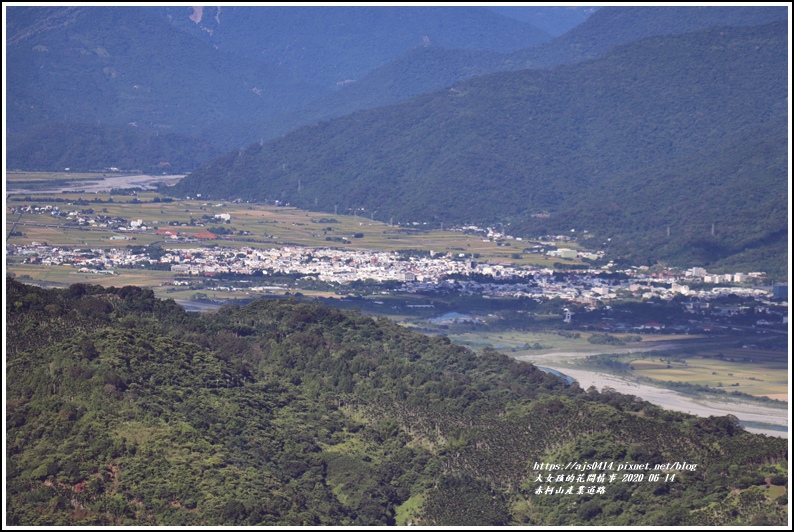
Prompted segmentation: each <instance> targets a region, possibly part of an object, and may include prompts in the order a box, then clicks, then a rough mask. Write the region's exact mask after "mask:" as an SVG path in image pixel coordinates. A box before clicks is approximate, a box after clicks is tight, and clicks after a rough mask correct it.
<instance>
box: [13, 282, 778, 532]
mask: <svg viewBox="0 0 794 532" xmlns="http://www.w3.org/2000/svg"><path fill="white" fill-rule="evenodd" d="M6 289H7V292H6V293H7V299H6V312H7V330H8V335H7V342H6V343H7V375H6V377H7V378H6V393H7V411H6V412H7V413H6V416H7V427H8V430H7V456H6V460H7V462H6V463H7V477H6V490H7V496H8V505H7V512H8V514H7V515H8V523H9V524H11V525H28V526H29V525H100V524H105V525H107V524H111V525H121V524H124V525H132V524H137V525H220V524H223V525H320V524H334V525H350V524H358V525H377V524H381V525H382V524H406V523H408V522H411V523H413V524H425V525H455V524H461V523H466V524H469V525H499V524H545V525H551V524H592V525H598V524H611V525H640V524H668V525H672V524H693V525H697V524H748V523H753V524H760V523H766V524H781V523H785V519H786V513H785V507H784V506H782V505H781V504H780V501H778V500H777V499H775V498H773V497H769V496H767V495H765V493H767V492H766V491H765V490H766V489H767V488H766V486H767V480H766V479H774V481H775V482H777V480H776V479H777V478H778V477H781V478H784V477H785V475H786V474H787V472H786V469H785V465H784V464H785V463H786V462H785V461H784V460H785V458H787V456H786V455H787V443H786V441H785V440H783V439H781V438H769V437H765V436H760V435H753V434H750V433H747V432H745V431H744V430H743V429H742V428H741V427H740V426H739V425H738V424H737V423H736V420H735V419H732V418H730V417H724V418H708V419H703V418H697V417H694V416H689V415H686V414H681V413H675V412H666V411H663V410H660V409H659V408H656V407H654V406H653V405H650V404H648V403H645V402H643V401H640V400H637V399H636V398H634V397H631V396H622V395H620V394H616V393H614V392H609V391H605V393H598V392H596V391H594V390H590V391H587V392H585V391H583V390H581V389H580V388H578V387H577V386H567V385H566V384H564V382H563V381H562V380H561V379H558V378H557V377H554V376H552V375H550V374H547V373H544V372H542V371H540V370H538V369H536V368H535V367H533V366H531V365H529V364H526V363H518V362H516V361H513V360H511V359H509V358H508V357H506V356H504V355H501V354H499V353H497V352H495V351H492V350H485V351H484V352H483V353H481V354H476V353H474V352H472V351H470V350H468V349H465V348H462V347H458V346H455V345H452V344H451V343H450V342H449V340H448V339H446V338H430V337H425V336H422V335H419V334H417V333H414V332H410V331H408V330H407V329H404V328H402V327H400V326H398V325H396V324H393V323H391V322H389V321H388V320H385V319H372V318H369V317H364V316H362V315H360V314H356V313H343V312H340V311H336V310H331V309H328V308H326V307H323V306H320V305H314V304H305V303H298V302H296V301H292V300H284V301H273V300H259V301H257V302H254V303H252V304H249V305H246V306H244V307H235V306H231V307H225V308H224V309H222V310H220V311H219V312H218V313H216V314H205V315H197V314H195V313H186V312H185V311H184V310H182V309H181V308H180V307H179V306H178V305H176V304H175V303H174V302H173V301H162V300H157V299H155V298H154V297H153V294H152V293H151V291H148V290H142V289H140V288H136V287H123V288H108V289H103V288H101V287H96V286H88V285H73V286H71V287H69V288H68V289H62V290H42V289H40V288H36V287H31V286H26V285H23V284H20V283H18V282H15V281H13V280H7V282H6ZM683 457H685V458H683ZM684 459H685V460H686V461H687V462H688V463H690V464H697V467H696V469H695V470H694V471H682V470H676V471H669V472H667V473H671V474H673V473H674V474H676V480H675V481H673V482H668V483H663V482H662V483H660V482H656V481H642V482H620V481H619V480H618V481H609V482H607V481H603V482H602V483H601V484H600V485H602V486H604V487H605V493H604V494H598V495H595V494H589V495H588V494H587V493H584V494H582V495H577V494H572V495H563V494H559V495H554V496H549V495H540V494H537V489H538V488H539V487H540V486H541V485H544V486H545V485H547V484H550V483H551V484H553V483H554V482H556V481H548V480H541V481H538V480H537V476H538V474H539V471H538V470H537V469H536V468H535V466H534V464H535V462H546V463H563V464H565V463H568V462H573V461H578V462H580V463H582V464H584V463H585V462H593V461H604V460H606V461H613V462H614V463H615V464H618V463H646V462H648V463H653V464H656V463H660V464H661V463H666V462H675V461H679V462H681V461H682V460H684ZM615 467H616V466H615ZM547 473H548V472H544V475H543V477H544V479H545V475H546V474H547ZM784 480H785V478H784ZM582 482H585V481H584V480H580V481H578V483H579V484H581V483H582ZM597 483H598V481H595V480H591V481H589V482H588V484H597ZM557 485H560V486H562V485H565V486H566V487H567V486H574V487H573V489H574V490H576V489H578V488H577V487H576V485H577V481H576V480H575V479H569V480H568V481H567V482H566V481H564V480H560V481H559V483H558V484H557ZM555 487H556V485H555ZM732 490H738V491H735V492H732ZM734 493H738V495H737V494H734ZM595 507H598V509H599V510H595V509H594V508H595ZM407 508H412V510H411V511H410V512H409V511H408V510H407ZM571 510H573V511H571ZM398 516H399V519H400V520H401V521H400V522H399V523H398V522H397V519H398Z"/></svg>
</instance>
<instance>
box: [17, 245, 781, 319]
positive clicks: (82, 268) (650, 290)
mask: <svg viewBox="0 0 794 532" xmlns="http://www.w3.org/2000/svg"><path fill="white" fill-rule="evenodd" d="M6 249H7V253H8V255H9V256H18V257H19V258H20V259H22V262H23V263H27V264H40V265H43V266H56V265H63V264H67V265H72V266H74V267H75V268H77V269H78V271H79V272H81V273H105V274H109V275H112V274H114V273H116V272H114V268H152V267H153V266H155V265H156V267H157V269H170V271H171V272H172V273H176V274H183V275H186V276H220V275H223V274H238V275H255V274H259V273H265V274H289V275H300V276H304V277H308V278H314V279H316V280H318V281H322V282H326V283H339V284H346V283H350V282H352V281H373V282H386V281H397V282H400V283H403V285H402V286H401V287H400V290H402V291H408V292H411V291H426V290H433V289H436V288H438V287H439V286H442V287H447V288H452V287H454V289H455V291H457V292H459V293H461V294H483V295H492V296H503V297H522V296H523V297H531V298H537V299H553V298H556V297H560V298H562V299H566V300H570V301H572V302H576V303H579V304H585V305H587V304H590V305H595V304H596V303H597V302H598V301H608V300H610V299H614V298H617V297H618V293H620V294H621V297H626V296H631V295H633V296H634V297H637V298H639V299H643V298H644V299H649V298H653V297H658V298H661V299H672V298H673V297H675V296H676V295H684V296H691V297H696V298H698V299H709V298H710V297H718V296H724V295H726V294H735V295H738V296H744V297H753V298H773V297H777V298H785V297H786V295H785V294H786V292H785V291H786V289H787V287H786V286H785V285H781V286H776V287H775V289H774V291H770V290H769V289H768V288H762V287H759V286H753V284H752V283H753V282H755V283H762V282H763V280H764V273H763V272H750V273H735V274H709V273H708V272H707V271H706V270H705V269H704V268H699V267H695V268H690V269H688V270H686V271H681V270H673V269H668V270H665V271H662V272H654V273H650V272H649V271H648V270H649V268H648V267H646V266H640V267H637V268H630V269H626V270H621V271H620V272H617V273H621V274H623V275H620V276H616V277H605V276H604V275H603V273H604V272H603V271H602V270H600V269H588V270H577V271H576V272H575V273H569V274H566V275H564V276H560V275H559V274H558V273H555V271H554V270H552V269H549V268H536V267H531V266H525V267H519V266H509V265H501V264H486V263H478V262H477V261H474V260H472V259H471V258H470V257H467V256H466V255H465V254H463V253H461V254H454V253H445V254H427V255H425V256H409V255H406V254H405V253H400V252H383V251H367V250H344V249H335V248H315V247H291V246H287V247H282V248H272V249H264V250H262V249H253V248H247V247H242V248H226V247H219V246H216V247H196V248H189V249H161V250H160V252H159V253H158V254H157V255H158V256H157V257H152V256H150V254H149V253H148V252H146V248H144V247H141V249H137V250H136V249H130V248H127V249H120V248H109V249H102V248H96V249H71V248H65V247H64V248H61V247H53V246H48V245H46V244H45V243H38V242H34V243H32V244H30V245H8V246H7V248H6ZM488 281H493V282H488ZM505 281H510V282H505ZM704 283H719V284H720V286H713V287H707V286H704ZM726 284H731V286H725V285H726ZM739 284H741V286H738V285H739ZM690 285H697V286H698V287H697V288H696V289H693V288H691V287H690Z"/></svg>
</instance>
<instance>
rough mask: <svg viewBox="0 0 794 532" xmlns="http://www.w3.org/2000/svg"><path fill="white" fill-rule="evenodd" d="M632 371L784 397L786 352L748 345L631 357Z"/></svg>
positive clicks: (658, 377) (644, 374)
mask: <svg viewBox="0 0 794 532" xmlns="http://www.w3.org/2000/svg"><path fill="white" fill-rule="evenodd" d="M629 369H630V370H631V372H632V373H633V374H636V375H639V376H641V377H647V378H650V379H654V380H658V381H672V382H684V383H690V384H699V385H703V386H709V387H713V388H719V389H723V390H726V391H739V392H742V393H746V394H750V395H755V396H765V397H769V398H771V399H779V400H787V399H788V355H787V354H786V353H781V352H774V351H766V350H761V349H752V348H734V349H723V350H720V351H718V352H714V353H704V354H698V355H691V356H687V357H686V358H670V357H668V356H662V357H652V358H644V359H637V360H632V361H630V363H629Z"/></svg>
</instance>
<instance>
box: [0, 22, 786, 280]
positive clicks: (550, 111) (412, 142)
mask: <svg viewBox="0 0 794 532" xmlns="http://www.w3.org/2000/svg"><path fill="white" fill-rule="evenodd" d="M514 9H518V8H517V7H516V8H514ZM7 13H8V23H7V42H6V44H7V50H8V52H7V63H8V66H7V72H8V76H7V79H8V81H7V101H8V106H7V128H8V130H7V146H8V152H7V163H8V167H9V168H11V169H14V168H18V169H29V170H32V169H38V170H58V169H62V168H65V167H70V168H72V169H73V170H77V169H79V170H86V169H100V168H103V167H107V166H116V167H120V168H124V169H139V170H144V171H158V172H162V171H169V172H179V171H189V170H192V169H196V170H195V171H194V172H193V173H192V175H191V176H190V177H189V178H188V179H187V180H186V181H185V182H184V183H183V184H182V185H181V186H180V188H179V189H178V190H179V191H180V192H182V193H195V192H204V193H206V194H215V195H228V194H234V195H249V196H251V197H257V198H269V199H282V200H285V201H291V202H293V203H294V204H298V205H301V206H306V207H313V208H314V207H317V208H325V209H327V210H331V209H339V208H351V209H352V208H362V207H363V208H365V209H368V210H369V211H370V212H372V211H378V212H377V213H376V214H375V217H378V218H383V219H390V218H391V217H397V218H398V219H401V220H408V219H421V220H437V221H439V222H440V221H449V222H452V221H456V220H466V221H498V222H504V223H508V222H509V223H512V224H514V227H515V228H516V230H520V231H523V232H524V233H526V234H532V233H534V232H538V231H545V230H562V229H565V228H566V227H567V226H569V225H570V226H571V227H570V228H567V229H566V230H569V229H571V228H574V229H575V228H576V226H579V227H580V228H581V229H582V230H584V229H587V230H588V231H590V233H591V234H593V235H594V238H598V239H603V240H604V241H605V242H606V241H607V240H606V239H607V238H611V239H612V240H610V241H609V242H610V246H612V247H614V248H615V250H616V251H619V252H620V253H621V254H625V255H626V257H627V259H630V260H642V261H650V262H653V261H654V260H688V261H695V262H701V263H703V264H716V263H719V264H726V265H727V264H732V265H738V264H742V263H746V259H747V257H748V256H751V257H753V259H752V260H753V261H754V260H756V259H757V257H759V256H765V257H772V256H774V257H776V258H775V259H774V260H778V259H780V258H781V252H783V251H785V247H784V246H782V244H781V242H782V240H781V238H787V231H786V230H785V229H784V228H781V227H779V226H780V224H779V223H777V222H776V221H775V220H777V218H776V215H777V213H779V208H778V206H777V203H776V201H778V200H776V199H775V198H778V199H779V201H783V200H782V199H781V198H782V197H783V196H782V195H781V191H782V190H785V189H784V188H781V187H784V185H783V184H782V183H783V181H784V180H783V181H781V180H780V175H781V173H782V174H785V170H786V167H787V159H786V154H785V153H784V152H781V151H778V150H777V148H776V146H778V145H779V144H780V143H781V142H783V143H785V142H786V133H787V132H786V129H785V120H786V111H787V105H786V102H785V97H783V99H781V94H785V89H786V87H787V81H786V79H785V78H783V77H781V73H783V75H785V65H786V58H785V51H786V49H787V42H786V35H785V32H782V30H780V28H782V27H784V26H783V25H782V24H781V25H779V26H758V25H763V24H765V23H768V22H771V21H774V20H786V19H787V9H786V8H785V7H606V8H602V9H597V10H585V9H581V10H571V11H569V10H563V11H561V10H556V11H553V10H551V11H544V12H540V11H533V10H532V8H531V7H527V8H526V9H525V10H524V11H520V12H519V11H513V12H512V13H510V16H511V17H514V18H508V17H505V16H502V15H500V14H499V13H496V12H494V11H493V10H488V9H485V8H476V7H465V8H464V7H456V8H446V7H438V8H365V7H362V8H352V7H351V8H333V9H331V8H325V7H316V8H309V7H306V8H247V7H236V8H227V7H222V8H215V7H206V8H203V9H198V8H191V7H147V8H137V7H124V8H111V7H107V8H105V7H83V8H62V7H51V8H38V7H11V8H8V11H7ZM520 13H523V15H521V16H519V14H520ZM563 15H564V16H563ZM533 17H534V18H533ZM555 17H556V18H555ZM576 17H581V18H582V20H583V21H582V22H581V23H580V24H578V25H576V26H575V27H572V28H571V29H568V31H565V32H564V33H562V34H561V35H559V31H560V30H557V31H556V32H555V31H544V30H542V29H539V28H540V27H541V26H543V24H546V26H545V27H546V28H547V29H548V28H549V27H550V26H549V22H554V21H555V20H556V21H557V22H558V23H559V24H560V25H561V26H560V27H564V26H565V25H566V24H567V25H568V26H567V27H570V24H571V23H572V21H573V19H574V18H576ZM516 18H521V19H522V20H521V21H520V20H516ZM533 20H537V21H538V24H534V23H532V21H533ZM544 21H545V22H544ZM541 22H542V23H541ZM552 25H553V24H552ZM737 27H747V28H750V27H754V28H755V29H748V30H746V31H745V30H742V31H737V30H736V29H735V28H737ZM707 28H720V29H715V30H711V31H706V32H700V33H698V32H697V30H703V29H707ZM688 32H695V33H691V34H688ZM776 32H777V33H776ZM555 33H556V34H558V36H556V37H552V35H553V34H555ZM677 34H680V35H682V37H681V38H676V37H674V35H677ZM685 34H686V35H685ZM653 35H658V36H659V37H658V39H661V40H654V39H650V40H649V39H647V37H649V36H653ZM756 42H758V43H759V44H754V43H756ZM616 46H621V47H620V48H618V49H616V48H615V47H616ZM756 47H758V48H757V49H756ZM563 65H568V66H563ZM496 72H503V73H502V74H492V75H490V76H485V77H481V78H480V77H479V76H484V75H487V74H491V73H496ZM707 73H708V74H707ZM466 80H470V81H466ZM434 91H435V92H434ZM400 102H403V103H400ZM395 104H398V105H396V106H395ZM366 109H369V111H364V112H361V111H362V110H366ZM351 113H353V114H351ZM345 115H348V116H345ZM335 118H336V120H331V119H335ZM329 120H331V121H330V122H329ZM303 125H308V127H307V128H305V129H297V128H299V127H300V126H303ZM290 132H292V133H290ZM282 135H286V136H284V137H283V138H278V137H279V136H282ZM251 142H255V145H252V146H250V147H248V148H246V149H245V150H243V151H239V149H240V148H242V147H245V146H247V145H248V144H249V143H251ZM260 144H261V147H260ZM750 146H761V147H763V149H760V148H759V150H760V152H761V153H764V154H767V155H768V158H761V157H760V156H757V155H756V156H755V157H751V158H745V159H742V160H739V159H738V158H737V157H736V154H737V153H744V152H746V151H747V150H748V149H750V148H749V147H750ZM229 149H234V151H233V152H231V153H228V154H226V155H223V156H221V157H220V158H219V159H217V160H214V161H212V162H209V163H208V164H207V165H206V166H203V167H201V168H197V167H198V166H200V165H202V164H203V163H205V162H208V161H210V159H212V158H213V157H215V156H220V155H221V154H222V153H223V152H224V151H226V150H229ZM758 152H759V151H754V152H753V153H758ZM748 165H749V166H748ZM751 168H752V173H753V176H754V177H753V178H752V179H751V178H750V177H749V175H748V174H749V173H750V172H751V170H750V169H751ZM717 169H719V171H718V170H717ZM707 174H719V176H718V177H714V179H715V180H716V181H714V180H712V181H713V182H714V184H715V186H712V187H710V188H708V191H709V193H710V194H716V195H717V196H719V197H720V198H721V200H722V201H726V200H730V201H733V202H734V204H733V206H731V205H727V206H725V208H723V207H724V206H723V204H721V203H714V202H711V203H709V204H708V205H710V206H712V205H713V206H719V208H716V207H715V211H716V212H714V213H711V212H709V209H694V212H695V214H694V215H693V214H692V213H693V210H692V208H691V206H690V208H688V209H682V208H679V207H678V206H680V205H683V203H682V202H685V201H690V202H691V201H692V196H687V195H684V196H681V195H680V192H681V191H682V190H687V189H688V188H689V186H690V185H688V184H689V183H696V182H697V181H698V179H700V176H702V175H707ZM753 179H755V180H756V181H755V182H754V181H753ZM298 181H300V182H301V193H300V194H297V191H298ZM756 182H764V183H767V182H768V183H769V186H764V187H763V188H762V189H761V188H752V187H755V184H754V183H756ZM626 183H644V184H643V186H642V187H639V189H638V190H637V191H635V192H633V193H632V194H633V195H630V196H629V195H627V194H626V193H625V190H626V186H628V185H626ZM751 188H752V190H750V189H751ZM320 190H322V191H323V193H322V194H320V193H318V192H319V191H320ZM651 190H654V191H655V192H654V194H656V196H654V197H653V200H651V199H649V198H651V195H650V192H649V191H651ZM726 190H733V191H735V194H731V195H728V196H726V192H725V191H726ZM748 191H749V192H748ZM660 194H661V198H663V199H662V200H661V201H657V199H656V198H658V197H660V196H659V195H660ZM758 194H760V196H757V195H758ZM627 197H631V198H632V200H631V201H628V200H626V199H625V198H627ZM696 197H701V196H696ZM755 197H757V199H758V201H751V202H750V205H749V207H748V206H745V205H744V202H743V201H742V202H737V201H734V200H735V198H755ZM673 198H678V199H676V200H675V201H673ZM715 201H716V197H715ZM676 202H678V203H676ZM772 207H774V208H772ZM756 210H758V214H759V216H760V218H756V217H755V214H756ZM538 213H543V214H544V215H545V214H550V216H549V217H548V218H537V217H534V218H533V217H532V215H533V214H538ZM693 216H694V218H693ZM541 222H542V223H541ZM712 225H714V226H715V227H716V230H715V231H714V235H712V234H711V227H712ZM668 227H669V229H668ZM668 231H669V233H670V234H671V235H672V238H671V239H667V233H668ZM660 234H663V235H664V238H663V239H661V240H660V238H661V237H659V235H660ZM703 237H705V239H704V238H703ZM712 237H713V238H712ZM770 245H771V248H774V249H776V250H777V251H775V252H770V251H769V249H771V248H770ZM760 249H763V250H764V253H760V252H759V250H760ZM730 257H732V258H730ZM741 257H744V258H741ZM720 261H721V262H720ZM770 267H773V268H774V267H775V266H770Z"/></svg>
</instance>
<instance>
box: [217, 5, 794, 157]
mask: <svg viewBox="0 0 794 532" xmlns="http://www.w3.org/2000/svg"><path fill="white" fill-rule="evenodd" d="M492 9H498V8H496V7H495V8H492ZM503 9H507V10H510V9H519V10H524V11H528V10H530V9H531V8H528V7H526V6H525V7H516V8H508V7H505V8H503ZM539 9H544V8H539ZM545 9H558V10H559V9H565V8H545ZM597 11H599V13H598V16H595V17H592V20H586V22H583V23H582V24H581V25H579V26H576V27H575V28H573V29H571V30H570V31H568V32H567V33H565V34H564V35H561V36H559V37H557V38H555V39H553V40H551V41H547V42H543V43H540V44H537V45H535V46H531V47H528V48H524V49H522V50H517V51H513V52H505V51H501V52H497V51H494V48H487V47H483V48H481V49H470V47H467V48H466V49H462V48H463V47H460V46H459V47H458V48H449V47H442V46H443V45H439V43H438V42H436V41H433V42H432V45H430V46H418V45H415V48H412V49H411V50H409V51H408V52H406V53H404V54H403V55H401V56H399V57H396V58H395V59H392V60H391V61H389V62H387V63H385V64H382V65H381V66H377V67H376V68H373V69H372V70H370V71H369V72H368V73H367V74H366V75H364V76H361V77H359V78H357V81H356V82H355V83H350V84H345V85H344V86H343V87H342V88H341V89H340V90H338V91H335V92H333V93H331V94H328V95H325V96H321V97H319V98H318V99H317V100H315V101H313V102H311V103H309V104H307V105H305V106H303V107H301V108H300V109H297V110H295V111H291V112H288V113H285V114H281V115H278V116H274V117H271V118H268V119H265V120H264V121H261V122H255V123H251V124H248V125H246V126H245V127H244V128H237V129H236V130H233V129H230V130H229V131H227V132H225V135H226V136H227V137H228V138H229V139H234V141H235V142H236V145H240V144H245V141H246V140H248V141H251V140H257V138H258V139H263V140H268V139H271V138H274V137H276V136H279V135H283V134H285V133H288V132H289V131H292V130H293V129H296V128H297V127H298V126H302V125H306V124H311V123H314V122H317V121H320V120H328V119H330V118H334V117H338V116H342V115H344V114H347V113H351V112H354V111H357V110H361V109H369V108H372V107H376V106H379V105H388V104H393V103H397V102H400V101H404V100H407V99H409V98H412V97H415V96H418V95H420V94H424V93H427V92H430V91H433V90H439V89H442V88H447V87H450V86H451V85H453V84H454V83H458V82H461V81H463V80H465V79H469V78H472V77H475V76H479V75H484V74H488V73H492V72H500V71H511V70H522V69H526V68H548V67H552V66H555V65H560V64H571V63H577V62H581V61H584V60H588V59H595V58H597V57H600V56H602V55H603V54H604V53H606V52H608V51H609V50H611V49H612V48H614V47H615V46H619V45H622V44H627V43H629V42H633V41H636V40H639V39H643V38H646V37H650V36H652V35H672V34H680V33H687V32H692V31H696V30H702V29H707V28H711V27H723V26H754V25H760V24H766V23H769V22H773V21H775V20H786V19H787V15H788V12H787V10H786V9H785V8H784V7H769V6H766V7H758V6H751V7H747V6H710V7H707V8H706V7H692V6H683V7H682V6H664V7H648V6H646V7H624V6H608V7H604V8H601V9H598V10H597ZM570 16H578V17H581V19H580V20H585V19H586V17H584V16H583V15H582V13H579V14H576V13H572V14H571V15H570ZM251 132H254V133H251Z"/></svg>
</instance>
